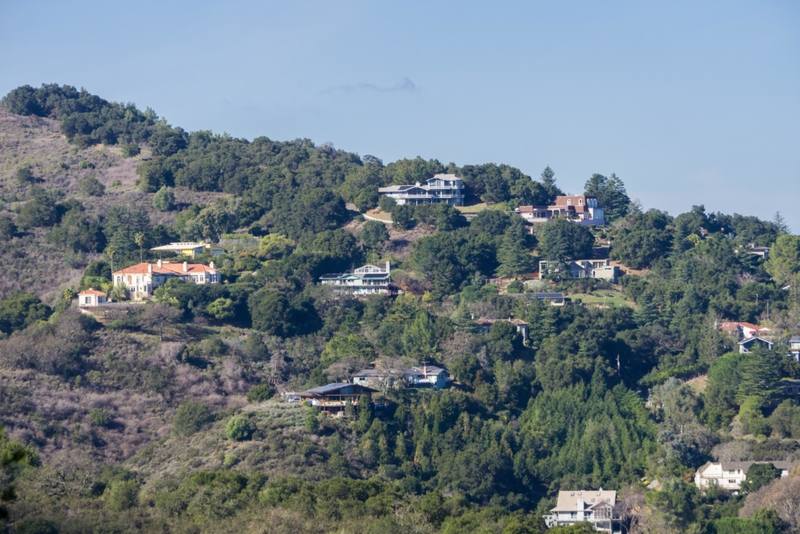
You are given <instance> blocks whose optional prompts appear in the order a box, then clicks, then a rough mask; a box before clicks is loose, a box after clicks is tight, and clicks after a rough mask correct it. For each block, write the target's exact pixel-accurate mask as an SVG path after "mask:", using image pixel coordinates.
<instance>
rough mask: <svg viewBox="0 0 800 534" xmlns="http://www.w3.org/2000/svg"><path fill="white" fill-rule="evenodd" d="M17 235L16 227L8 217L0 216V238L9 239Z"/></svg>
mask: <svg viewBox="0 0 800 534" xmlns="http://www.w3.org/2000/svg"><path fill="white" fill-rule="evenodd" d="M16 233H17V225H16V224H14V220H13V219H11V217H9V216H8V215H0V237H2V238H3V239H11V238H12V237H14V235H16Z"/></svg>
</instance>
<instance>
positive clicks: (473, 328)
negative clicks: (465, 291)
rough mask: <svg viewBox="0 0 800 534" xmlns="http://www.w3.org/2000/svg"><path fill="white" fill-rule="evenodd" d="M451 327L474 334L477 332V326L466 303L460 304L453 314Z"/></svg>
mask: <svg viewBox="0 0 800 534" xmlns="http://www.w3.org/2000/svg"><path fill="white" fill-rule="evenodd" d="M452 321H453V326H455V329H456V330H459V331H461V332H467V333H470V334H474V333H476V332H478V325H477V324H476V323H475V321H474V320H473V319H472V311H471V310H470V309H469V306H467V304H466V303H464V302H462V303H461V304H460V305H459V306H458V308H457V309H456V312H455V313H454V314H453V318H452Z"/></svg>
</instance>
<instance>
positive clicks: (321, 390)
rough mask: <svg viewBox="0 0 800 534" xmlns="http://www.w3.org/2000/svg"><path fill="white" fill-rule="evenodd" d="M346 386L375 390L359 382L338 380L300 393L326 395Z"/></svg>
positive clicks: (304, 394)
mask: <svg viewBox="0 0 800 534" xmlns="http://www.w3.org/2000/svg"><path fill="white" fill-rule="evenodd" d="M344 388H359V389H362V390H366V391H375V390H374V389H370V388H367V387H364V386H361V385H358V384H350V383H349V382H336V383H333V384H327V385H325V386H319V387H316V388H312V389H309V390H308V391H304V392H302V393H300V395H303V396H313V395H325V394H327V393H335V392H337V391H339V390H341V389H344Z"/></svg>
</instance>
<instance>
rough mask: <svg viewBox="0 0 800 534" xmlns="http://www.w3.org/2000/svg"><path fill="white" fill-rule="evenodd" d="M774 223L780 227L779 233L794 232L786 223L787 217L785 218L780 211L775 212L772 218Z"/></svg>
mask: <svg viewBox="0 0 800 534" xmlns="http://www.w3.org/2000/svg"><path fill="white" fill-rule="evenodd" d="M772 224H774V225H775V227H776V228H777V229H778V233H779V234H789V233H791V232H792V229H791V228H789V225H788V224H786V219H784V218H783V215H781V212H779V211H776V212H775V217H773V218H772Z"/></svg>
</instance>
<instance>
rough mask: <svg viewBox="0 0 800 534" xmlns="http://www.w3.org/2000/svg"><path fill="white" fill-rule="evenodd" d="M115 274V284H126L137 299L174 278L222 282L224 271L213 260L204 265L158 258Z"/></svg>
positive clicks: (199, 281) (132, 295) (197, 281)
mask: <svg viewBox="0 0 800 534" xmlns="http://www.w3.org/2000/svg"><path fill="white" fill-rule="evenodd" d="M113 276H114V285H115V286H125V287H126V288H127V289H128V291H130V294H131V297H133V298H135V299H137V300H138V299H141V298H143V297H149V296H150V295H152V294H153V291H154V290H155V288H157V287H158V286H160V285H163V284H165V283H166V282H167V280H171V279H173V278H179V279H181V280H184V281H186V282H190V283H192V284H219V283H221V282H222V272H221V271H220V270H219V269H217V268H216V267H214V262H213V261H212V262H211V263H210V264H209V265H203V264H200V263H188V262H183V263H180V262H171V261H162V260H158V262H157V263H139V264H137V265H132V266H131V267H126V268H125V269H121V270H119V271H116V272H115V273H114V274H113Z"/></svg>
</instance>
